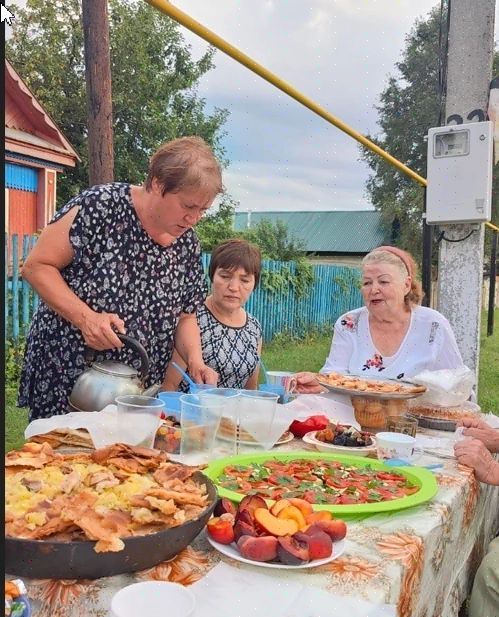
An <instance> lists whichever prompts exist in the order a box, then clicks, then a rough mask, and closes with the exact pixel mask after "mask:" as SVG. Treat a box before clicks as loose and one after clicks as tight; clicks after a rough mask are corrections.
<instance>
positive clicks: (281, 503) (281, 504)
mask: <svg viewBox="0 0 499 617" xmlns="http://www.w3.org/2000/svg"><path fill="white" fill-rule="evenodd" d="M290 505H291V502H290V501H289V499H279V500H278V501H276V502H275V503H274V505H273V506H272V507H271V508H270V511H271V512H272V514H273V515H274V516H279V512H280V511H281V510H283V509H284V508H287V507H288V506H290Z"/></svg>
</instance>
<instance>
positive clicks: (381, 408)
mask: <svg viewBox="0 0 499 617" xmlns="http://www.w3.org/2000/svg"><path fill="white" fill-rule="evenodd" d="M351 401H352V405H353V409H354V416H355V419H356V420H357V422H358V423H359V424H360V426H361V429H362V430H363V431H369V432H370V433H377V432H378V431H382V430H384V428H385V426H386V418H387V417H388V416H400V415H402V414H403V413H405V412H406V411H407V409H408V403H407V400H406V399H395V398H372V397H369V396H352V397H351Z"/></svg>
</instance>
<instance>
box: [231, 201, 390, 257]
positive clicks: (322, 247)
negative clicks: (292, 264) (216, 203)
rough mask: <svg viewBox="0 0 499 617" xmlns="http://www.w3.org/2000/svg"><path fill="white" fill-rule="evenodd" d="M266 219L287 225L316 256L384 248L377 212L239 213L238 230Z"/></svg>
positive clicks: (237, 219)
mask: <svg viewBox="0 0 499 617" xmlns="http://www.w3.org/2000/svg"><path fill="white" fill-rule="evenodd" d="M248 215H250V225H251V226H253V225H255V224H256V223H259V222H260V221H261V220H263V219H267V220H270V221H272V222H273V223H275V222H276V221H278V220H280V221H283V222H284V223H286V225H287V227H288V231H289V233H290V235H293V236H295V237H296V238H299V239H300V240H302V241H303V242H304V244H305V250H306V251H308V252H313V253H368V252H369V251H371V250H372V249H374V248H376V247H377V246H380V245H382V244H384V241H385V233H384V231H383V227H382V224H381V213H380V212H377V211H376V210H355V211H353V210H341V211H331V210H328V211H320V212H316V211H306V212H305V211H302V212H295V211H286V212H284V211H281V212H276V211H274V212H267V211H262V212H254V211H253V212H251V213H248V212H236V214H235V220H234V229H235V230H236V231H242V230H243V229H246V228H247V227H248Z"/></svg>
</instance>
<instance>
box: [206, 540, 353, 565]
mask: <svg viewBox="0 0 499 617" xmlns="http://www.w3.org/2000/svg"><path fill="white" fill-rule="evenodd" d="M206 539H207V540H208V542H209V543H210V544H211V545H212V546H213V548H215V549H216V550H217V551H218V552H219V553H222V555H225V556H227V557H230V558H231V559H235V560H236V561H242V562H243V563H249V564H251V565H252V566H261V567H262V568H280V569H281V570H302V569H303V568H316V567H317V566H322V565H324V564H325V563H329V562H330V561H333V560H334V559H337V558H338V557H339V556H340V555H341V554H342V553H343V551H344V550H345V540H340V541H339V542H333V552H332V553H331V555H330V556H329V557H326V558H325V559H314V560H313V561H309V562H308V563H304V564H301V565H299V566H288V565H286V564H285V563H273V562H269V561H253V560H251V559H246V558H245V557H243V556H242V555H241V553H240V552H239V551H238V550H237V546H236V544H235V543H234V542H233V543H232V544H220V543H219V542H215V540H212V538H210V536H209V535H208V534H206Z"/></svg>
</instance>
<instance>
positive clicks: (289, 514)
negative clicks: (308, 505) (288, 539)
mask: <svg viewBox="0 0 499 617" xmlns="http://www.w3.org/2000/svg"><path fill="white" fill-rule="evenodd" d="M277 518H284V519H290V520H292V521H296V524H297V525H298V529H300V530H301V529H305V527H306V526H307V522H306V521H305V517H304V516H303V514H302V513H301V511H300V510H298V508H297V507H296V506H288V507H287V508H283V509H282V510H281V511H280V512H279V514H278V515H277Z"/></svg>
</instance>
